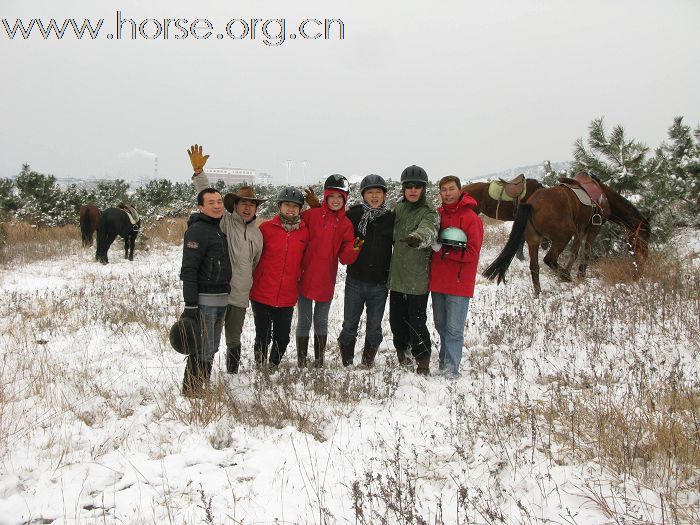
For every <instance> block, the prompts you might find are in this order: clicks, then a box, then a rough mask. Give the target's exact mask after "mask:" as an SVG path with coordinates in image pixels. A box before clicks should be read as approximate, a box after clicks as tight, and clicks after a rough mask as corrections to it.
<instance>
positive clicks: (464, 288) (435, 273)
mask: <svg viewBox="0 0 700 525" xmlns="http://www.w3.org/2000/svg"><path fill="white" fill-rule="evenodd" d="M460 187H461V184H460V182H459V179H458V178H457V177H454V176H452V175H448V176H447V177H443V178H442V179H441V180H440V199H441V200H442V206H441V207H440V208H438V213H439V214H440V234H439V243H440V244H437V245H436V246H435V247H434V248H433V249H434V250H435V253H433V257H432V260H431V262H430V285H429V286H430V291H431V294H432V300H433V320H434V321H435V329H436V330H437V332H438V334H439V335H440V361H439V363H440V370H441V371H442V372H443V374H445V376H447V377H449V378H457V377H459V363H460V361H461V360H462V346H463V345H464V329H465V327H466V326H465V325H466V321H467V314H468V312H469V300H470V299H471V298H472V297H473V296H474V283H475V281H476V270H477V266H478V264H479V253H480V252H481V243H482V241H483V239H484V225H483V223H482V222H481V219H480V218H479V216H478V215H477V214H476V212H475V211H474V208H475V207H476V206H477V202H476V201H475V200H474V198H473V197H471V196H470V195H469V194H468V193H461V191H460Z"/></svg>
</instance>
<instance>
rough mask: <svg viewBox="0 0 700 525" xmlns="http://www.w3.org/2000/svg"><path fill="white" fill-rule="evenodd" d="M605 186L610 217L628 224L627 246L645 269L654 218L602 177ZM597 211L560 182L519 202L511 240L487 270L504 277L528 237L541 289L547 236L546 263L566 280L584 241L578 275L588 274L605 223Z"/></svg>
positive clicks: (533, 271) (639, 267) (536, 282)
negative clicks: (541, 253)
mask: <svg viewBox="0 0 700 525" xmlns="http://www.w3.org/2000/svg"><path fill="white" fill-rule="evenodd" d="M600 187H601V189H602V190H603V193H604V194H605V196H606V197H607V199H608V202H609V203H610V209H611V215H610V217H609V218H608V219H607V220H609V221H610V222H612V223H614V224H617V225H619V226H622V227H623V228H624V229H625V232H626V241H627V246H628V247H629V249H630V252H631V253H632V255H634V256H635V258H636V262H637V265H636V269H637V275H639V274H640V273H641V270H642V268H643V265H644V262H645V260H646V258H647V254H648V243H649V233H650V230H649V221H647V219H645V218H644V217H643V216H642V215H641V214H640V213H639V211H637V209H636V208H635V207H634V206H633V205H632V204H631V203H630V202H629V201H628V200H627V199H625V198H624V197H623V196H621V195H620V194H619V193H617V192H616V191H615V190H613V189H612V188H610V187H609V186H606V185H605V184H602V183H601V184H600ZM595 212H596V210H595V209H594V208H591V207H590V206H586V205H584V204H582V203H581V202H580V201H579V200H578V198H577V197H576V195H575V194H574V192H573V191H572V190H571V189H569V188H568V187H566V186H562V185H559V186H554V187H553V188H545V189H542V190H540V191H538V192H537V193H535V194H534V195H533V196H532V197H531V198H530V199H529V200H528V202H527V203H526V204H522V205H521V206H520V207H519V208H518V212H517V216H516V218H515V222H513V228H512V229H511V232H510V236H509V237H508V242H507V243H506V245H505V246H504V248H503V250H502V251H501V253H500V254H499V255H498V257H496V259H495V260H494V261H493V262H492V263H491V264H490V265H489V267H488V268H486V270H484V273H483V274H484V276H485V277H487V278H488V279H491V280H493V279H494V278H496V277H498V282H499V283H500V282H501V281H504V280H505V274H506V271H507V270H508V267H509V266H510V263H511V261H512V260H513V256H514V255H515V251H516V249H517V247H518V245H519V244H520V242H521V241H522V239H523V237H524V238H525V241H526V242H527V246H528V250H529V253H530V275H531V277H532V285H533V287H534V289H535V294H536V295H539V294H540V291H541V288H540V266H539V261H538V257H537V252H538V250H539V247H540V243H541V242H542V241H543V240H545V239H548V240H549V241H551V243H552V244H551V247H550V248H549V251H548V252H547V254H546V255H545V257H544V263H545V264H546V265H547V266H549V267H550V268H552V269H553V270H555V271H556V272H557V274H558V275H559V277H560V278H561V279H563V280H565V281H570V280H571V274H570V272H571V267H572V266H573V265H574V263H575V262H576V260H577V258H578V252H579V249H580V247H581V244H582V243H583V247H584V248H583V259H582V262H581V264H580V265H579V269H578V276H579V277H580V278H582V277H584V276H585V274H586V267H587V266H588V258H589V256H590V250H591V244H592V243H593V240H594V239H595V238H596V236H597V235H598V232H600V228H601V224H599V222H600V221H596V220H592V219H593V215H594V214H595ZM598 217H599V216H598ZM572 239H573V243H572V250H571V257H570V258H569V261H568V262H567V264H566V266H564V267H561V266H559V263H558V258H559V255H560V254H561V252H562V251H563V250H564V248H565V247H566V245H567V244H568V243H569V241H571V240H572Z"/></svg>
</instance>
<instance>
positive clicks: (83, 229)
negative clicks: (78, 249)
mask: <svg viewBox="0 0 700 525" xmlns="http://www.w3.org/2000/svg"><path fill="white" fill-rule="evenodd" d="M80 237H81V239H82V240H83V246H90V245H91V244H92V232H91V228H90V210H89V209H88V207H87V206H81V207H80Z"/></svg>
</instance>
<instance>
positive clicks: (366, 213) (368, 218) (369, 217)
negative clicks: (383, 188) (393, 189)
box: [357, 202, 389, 236]
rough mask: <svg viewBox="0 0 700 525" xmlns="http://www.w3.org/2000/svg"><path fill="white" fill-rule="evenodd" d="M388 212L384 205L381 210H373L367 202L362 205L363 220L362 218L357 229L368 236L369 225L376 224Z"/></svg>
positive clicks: (380, 207)
mask: <svg viewBox="0 0 700 525" xmlns="http://www.w3.org/2000/svg"><path fill="white" fill-rule="evenodd" d="M387 211H389V210H387V209H386V204H384V203H382V205H381V206H379V208H372V207H371V206H370V205H369V204H367V203H366V202H363V203H362V212H363V213H362V218H360V222H359V223H358V224H357V229H358V230H359V232H360V233H361V234H362V235H363V236H365V235H366V234H367V224H368V223H370V222H374V221H375V220H377V219H378V218H379V217H381V216H382V215H384V214H385V213H386V212H387Z"/></svg>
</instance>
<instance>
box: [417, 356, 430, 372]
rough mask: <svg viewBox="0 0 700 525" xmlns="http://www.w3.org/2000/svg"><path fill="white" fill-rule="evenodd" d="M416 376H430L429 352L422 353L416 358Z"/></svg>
mask: <svg viewBox="0 0 700 525" xmlns="http://www.w3.org/2000/svg"><path fill="white" fill-rule="evenodd" d="M416 365H417V366H416V374H418V375H421V376H429V375H430V352H423V353H422V354H421V355H420V356H418V357H416Z"/></svg>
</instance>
